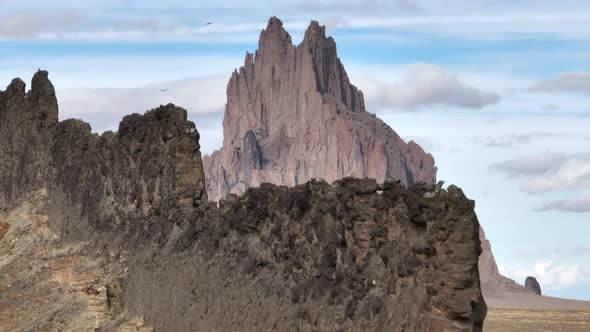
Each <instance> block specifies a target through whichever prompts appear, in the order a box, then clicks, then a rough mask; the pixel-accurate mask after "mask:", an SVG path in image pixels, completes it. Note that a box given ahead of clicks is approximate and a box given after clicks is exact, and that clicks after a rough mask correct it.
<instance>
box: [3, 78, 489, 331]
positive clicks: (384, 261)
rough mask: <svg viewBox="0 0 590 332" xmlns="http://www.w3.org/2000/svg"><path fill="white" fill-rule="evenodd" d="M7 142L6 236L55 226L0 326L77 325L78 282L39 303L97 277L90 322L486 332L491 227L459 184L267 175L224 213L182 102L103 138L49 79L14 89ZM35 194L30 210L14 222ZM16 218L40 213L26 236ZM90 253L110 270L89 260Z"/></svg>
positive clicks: (87, 286) (84, 293) (41, 238)
mask: <svg viewBox="0 0 590 332" xmlns="http://www.w3.org/2000/svg"><path fill="white" fill-rule="evenodd" d="M248 139H249V138H248ZM0 140H1V141H2V142H3V144H2V146H1V148H0V206H1V207H2V209H3V211H4V213H3V214H2V215H4V216H9V217H7V218H6V220H7V222H6V223H5V222H3V221H2V220H0V221H1V222H2V225H4V226H2V227H3V228H5V227H8V231H7V232H6V234H5V235H4V238H0V246H1V247H2V248H4V246H6V247H7V248H9V250H16V249H14V248H16V247H14V245H13V244H11V243H12V242H10V239H11V238H12V239H14V238H15V237H14V236H15V233H14V232H15V230H16V229H20V230H21V231H22V232H23V233H22V235H19V236H20V239H25V236H28V235H26V234H28V233H27V232H33V231H35V230H36V229H38V228H39V229H42V230H43V231H42V232H41V231H40V232H39V233H35V234H36V235H35V236H34V241H33V242H32V243H36V244H35V246H31V247H30V250H31V251H29V256H26V255H25V256H20V258H19V259H17V260H13V261H11V262H12V263H10V264H8V265H2V266H0V274H2V275H6V276H8V277H10V276H12V275H13V273H15V272H14V271H16V269H14V268H13V269H11V264H13V265H14V264H26V263H27V262H26V259H31V260H32V259H35V258H39V261H38V262H39V264H40V266H39V267H38V268H39V269H40V270H39V271H38V273H39V274H34V275H33V274H31V275H30V276H29V275H27V278H24V279H23V278H19V279H18V280H19V281H18V283H19V285H22V288H19V287H20V286H19V287H13V285H12V283H11V284H10V285H4V284H2V281H0V294H2V295H0V309H1V310H3V311H6V312H5V314H0V326H13V325H10V324H15V325H14V326H16V327H14V330H16V331H19V330H27V329H29V330H30V329H33V330H35V329H37V330H59V329H64V326H65V325H63V324H67V322H71V321H76V320H77V319H79V316H77V315H78V314H77V312H78V311H79V310H83V309H81V308H86V307H79V306H76V307H74V308H75V310H74V309H72V310H71V311H67V310H65V311H64V310H63V309H62V308H65V307H66V306H65V304H64V305H61V302H59V301H65V300H64V299H65V298H67V297H68V296H69V295H68V294H70V293H68V292H67V291H63V292H61V291H60V292H58V293H56V295H55V296H56V298H55V299H54V300H52V301H48V302H43V303H41V304H39V305H38V306H37V305H35V306H32V305H31V302H28V300H26V297H25V296H24V295H25V294H26V289H32V288H30V287H32V286H35V287H41V286H39V285H41V284H40V283H39V278H42V276H45V275H47V276H48V277H47V278H53V279H51V280H54V279H55V280H59V281H60V282H62V283H63V284H65V285H69V286H68V287H70V288H72V287H73V288H74V289H76V287H78V288H80V287H82V286H80V283H81V281H80V280H86V281H84V282H85V283H84V284H83V287H82V288H80V289H81V290H80V291H77V293H76V294H79V295H76V296H80V297H82V298H85V299H86V298H87V299H89V300H88V301H89V302H88V303H90V304H91V305H89V306H88V308H87V309H84V310H89V311H88V312H90V313H92V314H94V315H96V321H95V323H93V324H94V326H87V328H89V329H90V328H97V329H99V330H101V329H102V330H110V329H117V328H121V326H122V325H121V324H123V323H122V321H121V320H122V319H124V318H125V317H127V318H129V317H142V318H143V319H144V320H145V323H146V324H147V325H148V326H151V327H153V328H155V330H157V331H191V330H204V331H209V330H226V331H238V330H282V331H291V330H303V331H337V330H338V331H341V330H348V331H370V330H394V331H402V330H405V331H481V328H482V324H483V320H484V317H485V314H486V306H485V303H484V300H483V298H482V295H481V290H480V281H479V273H478V265H477V261H478V256H479V253H480V251H481V248H480V242H479V224H478V222H477V218H476V215H475V213H474V211H473V209H474V203H473V201H471V200H469V199H467V198H466V197H465V196H464V195H463V193H462V191H461V190H460V189H459V188H457V187H454V186H451V187H449V189H448V191H447V190H441V191H440V192H434V190H433V187H432V186H431V185H426V184H415V185H412V186H410V187H409V188H406V187H405V186H404V185H403V184H402V183H400V182H394V181H386V182H385V183H384V184H381V185H380V184H377V182H376V181H375V180H370V179H353V178H345V179H343V180H339V181H336V182H335V183H333V184H328V183H326V182H324V181H322V180H316V181H310V182H307V183H305V184H301V185H298V186H295V187H293V188H287V187H284V186H275V185H269V184H263V185H262V186H261V187H260V188H254V189H249V190H247V191H246V193H245V194H244V195H243V196H236V195H230V196H228V197H227V198H226V199H224V200H221V201H220V202H219V206H218V205H217V203H214V202H209V201H207V194H206V191H205V190H206V189H205V181H204V174H203V164H202V162H201V158H200V152H199V143H198V140H199V135H198V133H197V131H196V129H195V125H194V124H193V123H192V122H190V121H187V120H186V111H185V110H183V109H182V108H179V107H176V106H174V105H166V106H161V107H159V108H157V109H154V110H152V111H149V112H147V113H145V114H144V115H137V114H134V115H130V116H127V117H125V118H124V119H123V121H122V122H121V124H120V126H119V131H118V132H117V133H104V134H102V135H97V134H93V133H92V132H91V129H90V126H89V125H88V124H86V123H84V122H82V121H80V120H66V121H63V122H58V106H57V101H56V98H55V93H54V89H53V86H52V84H51V82H50V81H49V79H48V77H47V73H46V72H44V71H39V72H38V73H36V74H35V76H34V78H33V84H32V89H31V90H30V91H29V92H27V93H25V85H24V83H23V82H22V81H20V80H15V81H13V82H12V84H11V85H10V86H9V87H8V88H7V90H6V91H3V92H0ZM247 146H248V147H249V149H251V150H253V151H254V150H256V149H258V147H257V146H256V144H255V142H250V143H248V144H247ZM250 162H251V163H252V164H253V165H256V163H259V162H260V160H257V159H252V160H251V161H250ZM39 193H41V194H39ZM35 197H37V198H35ZM39 197H40V198H39ZM39 200H40V201H39ZM33 203H34V205H35V206H36V207H35V208H34V209H33V210H31V211H33V212H31V214H28V215H27V214H19V215H17V216H16V217H15V216H14V214H11V212H12V211H20V210H19V209H24V208H23V206H24V207H26V206H29V205H31V204H33ZM15 209H16V210H15ZM2 215H0V219H2V218H4V217H2ZM10 216H12V217H10ZM27 216H28V217H27ZM17 217H18V218H21V217H22V218H24V220H28V219H31V220H33V221H35V223H33V224H32V225H33V226H32V228H31V227H29V228H27V227H24V228H22V227H21V228H19V227H20V226H19V225H18V223H16V222H14V220H15V218H17ZM18 218H17V219H18ZM36 220H40V221H39V222H37V221H36ZM5 225H8V226H5ZM45 226H47V230H44V229H45V228H43V227H45ZM31 229H32V230H31ZM23 241H24V240H23ZM68 248H69V249H68ZM72 248H78V249H75V250H74V249H72ZM66 249H67V250H66ZM74 252H75V255H74ZM9 254H10V252H9ZM91 259H92V260H96V261H99V262H103V263H101V264H96V266H95V265H84V264H83V262H86V261H88V260H91ZM36 262H37V261H36ZM71 262H77V263H75V264H74V263H71ZM72 264H73V265H72ZM19 266H20V265H19ZM36 268H37V267H36ZM70 268H71V270H69V269H70ZM23 270H24V271H26V268H19V269H18V273H25V272H23ZM10 271H13V272H10ZM44 271H45V272H44ZM47 271H49V272H51V274H50V273H49V272H47ZM63 271H70V272H68V273H65V272H63ZM46 272H47V273H46ZM35 273H37V272H35ZM89 276H92V277H89ZM83 277H84V278H83ZM51 285H53V286H51V287H56V286H55V285H56V284H51ZM64 287H65V286H64ZM35 289H37V288H35ZM41 291H42V292H51V288H49V289H46V288H41ZM32 296H34V295H32ZM5 299H11V300H10V303H8V302H6V303H4V302H3V301H4V300H5ZM7 301H8V300H7ZM19 301H20V302H19ZM56 301H57V303H58V304H60V305H59V306H57V309H54V307H52V305H53V304H54V303H55V302H56ZM21 302H22V303H21ZM35 303H37V302H35ZM18 308H24V309H23V310H22V311H14V312H12V311H11V310H17V309H18ZM53 310H55V311H53ZM1 317H3V318H1ZM11 317H13V318H14V317H18V319H17V318H14V319H12V320H11ZM56 317H58V318H59V319H56ZM127 318H125V319H127ZM3 319H6V320H7V321H2V320H3ZM19 324H20V325H19Z"/></svg>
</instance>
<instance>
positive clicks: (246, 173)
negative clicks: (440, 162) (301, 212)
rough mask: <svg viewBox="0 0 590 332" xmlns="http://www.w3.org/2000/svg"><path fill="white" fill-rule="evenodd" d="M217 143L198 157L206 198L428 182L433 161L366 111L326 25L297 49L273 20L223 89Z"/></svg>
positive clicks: (310, 31) (312, 32)
mask: <svg viewBox="0 0 590 332" xmlns="http://www.w3.org/2000/svg"><path fill="white" fill-rule="evenodd" d="M223 129H224V137H223V146H222V148H221V149H220V150H219V151H216V152H214V153H213V154H212V155H211V156H205V157H204V164H205V176H206V178H207V191H208V194H209V198H210V199H213V200H218V199H220V198H221V197H224V196H225V195H227V194H228V193H243V192H244V191H245V190H246V189H247V188H250V187H256V186H259V185H260V184H261V183H263V182H269V183H277V184H284V185H287V186H294V185H297V184H301V183H304V182H306V181H308V180H309V179H311V178H316V177H320V178H323V179H325V180H326V181H328V182H332V181H334V180H337V179H341V178H344V177H346V176H355V177H369V178H373V179H377V181H379V182H383V181H384V180H385V179H401V180H402V182H403V183H404V184H406V185H411V184H413V183H418V182H426V183H433V182H435V178H436V167H435V166H434V159H433V158H432V156H431V155H430V154H427V153H425V152H424V151H423V150H422V148H421V147H420V146H418V145H417V144H415V143H414V142H409V143H407V144H406V143H405V142H404V141H403V140H402V139H401V138H400V137H399V136H398V135H397V134H396V133H395V132H394V131H393V130H392V129H391V128H390V127H389V126H388V125H387V124H385V123H384V122H383V121H381V120H380V119H379V118H377V117H375V115H374V114H371V113H368V112H367V111H366V110H365V102H364V98H363V94H362V92H361V91H359V90H358V89H357V88H356V87H355V86H354V85H352V84H351V83H350V80H349V78H348V75H347V74H346V71H345V70H344V66H343V65H342V63H341V62H340V59H339V58H338V56H337V53H336V43H335V42H334V39H332V38H331V37H326V35H325V30H324V27H322V26H320V25H319V24H318V23H317V22H312V23H311V25H310V26H309V28H308V29H307V30H306V31H305V36H304V38H303V41H302V42H301V43H300V44H299V45H298V46H295V45H293V44H292V42H291V37H290V36H289V34H288V33H287V31H285V29H284V28H283V24H282V22H281V21H280V20H279V19H277V18H274V17H273V18H271V19H270V20H269V22H268V26H267V28H266V29H265V30H263V31H262V33H261V34H260V40H259V42H258V50H257V51H256V53H255V54H250V53H247V54H246V59H245V61H244V66H243V67H241V68H240V69H239V70H237V71H235V72H234V73H233V74H232V76H231V78H230V81H229V83H228V85H227V103H226V107H225V115H224V119H223Z"/></svg>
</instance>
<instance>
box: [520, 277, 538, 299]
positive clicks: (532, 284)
mask: <svg viewBox="0 0 590 332" xmlns="http://www.w3.org/2000/svg"><path fill="white" fill-rule="evenodd" d="M524 287H525V288H526V289H527V290H528V291H530V292H533V293H535V294H537V295H542V294H541V285H539V282H538V281H537V279H536V278H535V277H526V279H525V281H524Z"/></svg>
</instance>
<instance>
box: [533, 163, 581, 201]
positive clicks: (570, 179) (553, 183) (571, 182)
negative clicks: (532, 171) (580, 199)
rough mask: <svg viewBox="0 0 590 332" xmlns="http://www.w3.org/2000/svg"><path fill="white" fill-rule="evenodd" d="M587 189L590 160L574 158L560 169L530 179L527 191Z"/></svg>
mask: <svg viewBox="0 0 590 332" xmlns="http://www.w3.org/2000/svg"><path fill="white" fill-rule="evenodd" d="M587 187H590V159H589V158H587V157H581V156H574V157H570V158H569V159H567V160H566V161H564V162H563V163H562V164H561V165H559V166H558V167H554V168H552V169H550V170H549V171H547V172H546V173H544V174H542V175H539V176H536V177H533V178H531V179H529V181H528V182H527V183H526V185H525V190H526V191H527V192H529V193H540V192H548V191H559V190H568V189H569V190H571V189H579V188H587ZM562 203H563V202H562Z"/></svg>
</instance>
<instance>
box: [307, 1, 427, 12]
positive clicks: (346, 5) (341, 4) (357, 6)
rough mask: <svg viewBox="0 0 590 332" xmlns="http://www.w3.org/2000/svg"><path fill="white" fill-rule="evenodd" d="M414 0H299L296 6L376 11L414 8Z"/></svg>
mask: <svg viewBox="0 0 590 332" xmlns="http://www.w3.org/2000/svg"><path fill="white" fill-rule="evenodd" d="M417 2H418V1H416V0H324V1H321V2H320V1H313V0H304V1H301V2H300V3H299V4H298V5H297V7H298V8H300V9H302V10H304V11H312V12H318V11H351V10H354V11H376V10H384V9H390V10H391V9H415V8H417V5H418V3H417Z"/></svg>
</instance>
